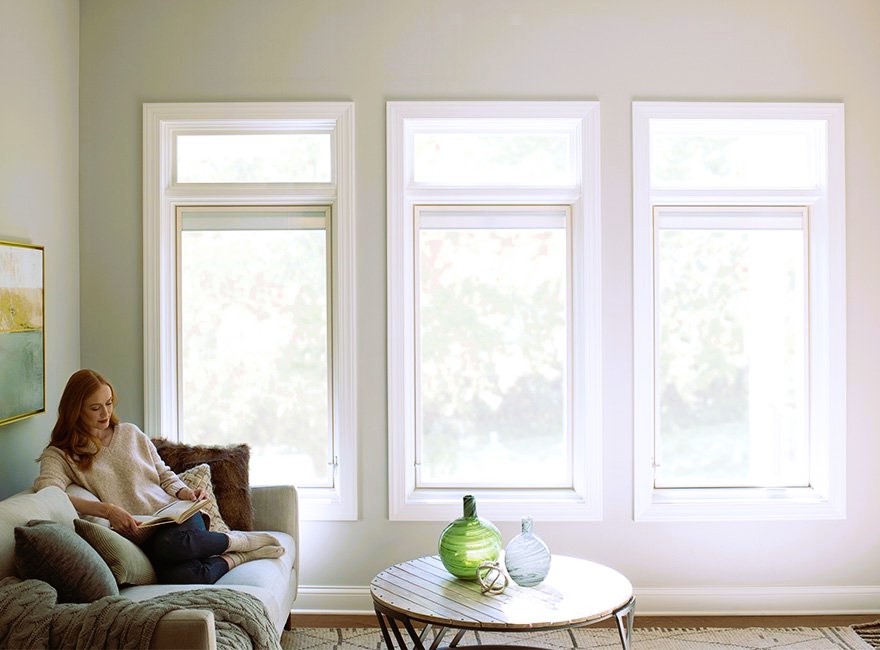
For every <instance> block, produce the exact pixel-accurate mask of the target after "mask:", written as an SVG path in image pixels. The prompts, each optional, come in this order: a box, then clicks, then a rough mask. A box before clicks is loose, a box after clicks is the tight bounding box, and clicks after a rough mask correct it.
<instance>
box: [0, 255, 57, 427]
mask: <svg viewBox="0 0 880 650" xmlns="http://www.w3.org/2000/svg"><path fill="white" fill-rule="evenodd" d="M44 257H45V251H44V249H43V247H42V246H34V245H31V244H17V243H13V242H4V241H0V425H4V424H9V423H10V422H16V421H18V420H22V419H24V418H27V417H30V416H32V415H37V414H38V413H43V412H45V410H46V381H45V377H46V353H45V351H46V334H45V328H44V319H45V295H44V286H43V280H44V277H45V259H44Z"/></svg>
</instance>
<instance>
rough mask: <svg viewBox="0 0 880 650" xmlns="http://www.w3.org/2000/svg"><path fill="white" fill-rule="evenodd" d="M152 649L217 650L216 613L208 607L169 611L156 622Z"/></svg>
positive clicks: (151, 642) (151, 644) (151, 641)
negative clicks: (185, 649) (189, 649)
mask: <svg viewBox="0 0 880 650" xmlns="http://www.w3.org/2000/svg"><path fill="white" fill-rule="evenodd" d="M150 648H151V650H174V649H175V648H192V649H193V650H217V632H216V629H215V628H214V613H213V612H211V611H210V610H207V609H177V610H174V611H171V612H168V613H167V614H165V616H163V617H162V618H160V619H159V622H158V623H156V628H155V629H154V630H153V638H152V639H150Z"/></svg>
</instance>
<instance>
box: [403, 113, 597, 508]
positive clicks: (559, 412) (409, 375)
mask: <svg viewBox="0 0 880 650" xmlns="http://www.w3.org/2000/svg"><path fill="white" fill-rule="evenodd" d="M597 127H598V108H597V106H596V105H595V104H593V103H589V102H586V103H581V102H570V103H569V102H546V103H542V102H522V103H520V102H511V103H501V102H462V103H458V102H450V103H444V102H391V103H389V105H388V130H389V156H388V157H389V168H388V176H389V187H388V204H389V214H388V229H389V317H388V321H389V346H390V347H389V429H390V440H389V447H390V452H389V453H390V457H389V460H390V463H389V472H390V481H389V482H390V486H391V489H390V497H389V498H390V511H391V518H392V519H445V518H448V517H450V516H458V515H457V514H456V512H458V514H460V512H459V511H460V509H461V497H462V495H463V494H465V493H466V492H467V493H474V494H476V495H478V498H479V499H480V503H481V505H480V509H481V512H483V513H485V514H486V515H487V516H492V517H494V518H495V519H499V520H500V519H504V518H508V519H515V520H519V518H520V517H521V515H522V508H523V507H524V504H528V507H529V509H530V512H533V513H536V514H537V516H544V517H548V518H555V519H594V518H599V517H600V516H601V498H600V492H601V430H600V424H601V392H600V386H601V381H600V376H601V364H600V363H599V359H600V358H601V356H600V354H599V349H600V345H601V342H600V326H599V325H600V322H601V320H600V318H599V295H598V294H599V292H598V286H599V281H598V276H599V271H600V268H601V266H600V259H599V252H600V250H601V246H600V242H599V228H598V146H597V140H598V129H597Z"/></svg>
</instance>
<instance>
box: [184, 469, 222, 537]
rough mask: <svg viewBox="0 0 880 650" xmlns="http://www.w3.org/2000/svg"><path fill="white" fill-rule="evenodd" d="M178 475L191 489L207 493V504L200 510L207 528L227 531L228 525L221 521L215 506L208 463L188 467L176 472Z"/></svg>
mask: <svg viewBox="0 0 880 650" xmlns="http://www.w3.org/2000/svg"><path fill="white" fill-rule="evenodd" d="M178 476H179V477H180V480H181V481H183V482H184V483H186V484H187V485H188V486H189V487H190V489H191V490H198V489H199V488H201V489H202V490H204V491H205V494H207V495H208V504H207V505H206V506H205V507H204V508H202V512H203V513H205V514H206V515H207V516H208V530H214V531H217V532H218V533H228V532H229V526H227V525H226V522H225V521H223V517H222V516H221V515H220V509H219V508H218V507H217V497H216V496H214V486H213V485H212V483H211V466H210V465H208V463H202V464H201V465H196V466H195V467H190V468H189V469H188V470H186V471H185V472H181V473H180V474H178Z"/></svg>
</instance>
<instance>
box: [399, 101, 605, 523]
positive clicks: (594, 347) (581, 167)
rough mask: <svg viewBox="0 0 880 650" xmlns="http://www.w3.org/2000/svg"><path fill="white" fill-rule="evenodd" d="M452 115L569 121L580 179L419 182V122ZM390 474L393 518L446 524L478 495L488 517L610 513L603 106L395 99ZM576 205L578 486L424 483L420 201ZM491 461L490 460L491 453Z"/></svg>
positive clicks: (573, 399)
mask: <svg viewBox="0 0 880 650" xmlns="http://www.w3.org/2000/svg"><path fill="white" fill-rule="evenodd" d="M448 118H495V119H513V120H515V119H531V118H562V119H565V120H570V121H571V124H572V128H573V129H574V130H575V132H576V133H577V136H578V146H579V148H580V156H579V158H580V162H579V163H578V164H577V165H576V168H575V170H576V172H575V173H576V180H577V182H576V184H575V185H574V186H572V187H558V188H546V187H542V188H527V187H517V188H501V187H479V186H478V187H456V188H448V187H443V186H437V185H432V184H427V183H421V184H417V183H414V182H413V180H412V179H413V161H412V156H411V151H412V148H411V147H410V146H408V144H409V143H411V141H412V136H413V129H412V128H411V127H412V125H413V124H414V123H416V121H423V122H422V123H423V124H425V123H426V122H424V121H426V120H431V119H438V120H443V119H448ZM387 156H388V193H387V201H388V434H389V441H388V467H389V469H388V472H389V518H390V519H391V520H421V521H446V520H449V519H452V518H455V517H458V516H461V503H462V501H461V499H462V496H463V495H464V494H466V493H469V494H473V495H475V496H476V498H477V501H478V504H479V510H480V514H481V515H483V516H486V517H488V518H491V519H493V520H496V521H519V519H520V517H522V515H523V514H524V513H525V512H528V513H529V514H531V515H533V516H535V517H537V518H542V519H545V520H559V521H565V520H573V521H575V520H581V521H594V520H600V519H601V517H602V328H601V322H602V321H601V286H602V277H601V270H602V269H601V228H600V221H599V210H600V199H599V189H600V185H599V105H598V102H388V104H387ZM511 202H517V203H524V204H530V205H567V206H571V209H572V222H573V230H572V233H571V237H572V241H573V245H574V248H575V254H574V255H573V259H572V264H573V269H572V274H573V276H572V290H573V293H574V294H575V296H576V299H575V301H574V302H575V304H574V305H573V307H572V308H573V324H574V330H575V331H574V332H573V343H572V345H573V348H572V349H573V356H574V359H573V360H572V373H573V379H572V385H573V387H574V389H573V393H574V394H573V395H572V396H570V397H571V403H572V408H571V412H572V416H571V417H572V430H573V432H574V436H573V458H574V473H575V477H574V486H573V488H567V489H560V490H557V489H542V490H527V489H476V488H474V489H470V490H466V489H460V490H459V489H456V490H452V489H449V490H447V489H416V485H415V459H416V456H415V454H416V450H415V448H414V435H415V434H414V430H415V424H414V418H415V411H414V408H415V407H414V386H413V379H412V377H413V375H412V372H413V369H414V367H415V366H414V363H415V361H414V349H415V347H414V346H415V342H414V340H413V338H414V334H413V319H414V315H413V304H412V299H411V298H408V297H407V296H408V295H409V293H408V292H411V290H412V288H411V284H410V283H411V282H412V277H413V269H412V264H413V261H412V260H413V248H412V247H413V234H414V233H413V214H414V212H413V211H414V207H415V206H416V205H444V204H446V205H451V204H465V205H493V204H494V205H498V204H510V203H511ZM487 462H490V459H487Z"/></svg>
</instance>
